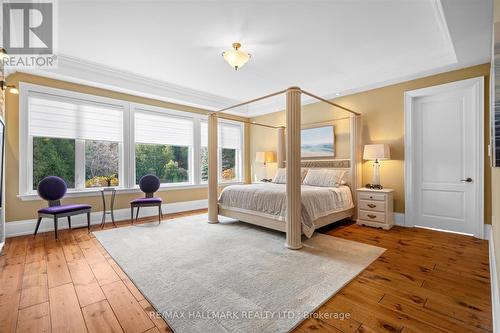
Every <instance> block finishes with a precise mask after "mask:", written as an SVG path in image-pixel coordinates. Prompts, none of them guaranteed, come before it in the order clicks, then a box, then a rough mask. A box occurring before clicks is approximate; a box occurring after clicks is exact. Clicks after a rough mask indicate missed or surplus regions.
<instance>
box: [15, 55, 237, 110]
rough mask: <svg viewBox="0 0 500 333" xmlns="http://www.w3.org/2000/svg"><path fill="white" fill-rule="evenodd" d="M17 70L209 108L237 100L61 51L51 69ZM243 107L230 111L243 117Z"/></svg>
mask: <svg viewBox="0 0 500 333" xmlns="http://www.w3.org/2000/svg"><path fill="white" fill-rule="evenodd" d="M17 71H18V72H23V73H28V74H34V75H38V76H43V77H48V78H52V79H57V80H63V81H67V82H72V83H77V84H84V85H89V86H92V87H97V88H102V89H107V90H112V91H117V92H121V93H126V94H131V95H135V96H141V97H146V98H152V99H156V100H161V101H166V102H172V103H178V104H183V105H187V106H192V107H197V108H201V109H206V110H210V111H215V110H219V109H222V108H225V107H228V106H231V105H234V104H238V103H239V102H240V101H238V100H234V99H230V98H226V97H222V96H218V95H214V94H210V93H206V92H203V91H199V90H196V89H191V88H187V87H183V86H180V85H177V84H174V83H170V82H165V81H161V80H156V79H152V78H148V77H146V76H143V75H139V74H135V73H132V72H129V71H124V70H120V69H116V68H113V67H109V66H105V65H101V64H98V63H94V62H91V61H87V60H83V59H79V58H75V57H71V56H68V55H64V54H60V55H58V56H57V67H56V68H54V69H33V70H31V69H26V68H23V69H19V70H17ZM246 111H247V109H246V108H239V109H238V110H237V111H234V112H233V114H236V115H241V116H244V117H246V116H247V114H246Z"/></svg>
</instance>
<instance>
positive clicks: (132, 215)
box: [130, 206, 134, 224]
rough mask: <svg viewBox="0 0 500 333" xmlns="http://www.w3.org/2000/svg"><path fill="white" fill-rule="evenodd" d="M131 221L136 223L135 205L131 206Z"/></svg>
mask: <svg viewBox="0 0 500 333" xmlns="http://www.w3.org/2000/svg"><path fill="white" fill-rule="evenodd" d="M130 222H132V224H134V206H131V207H130Z"/></svg>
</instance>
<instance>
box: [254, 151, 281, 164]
mask: <svg viewBox="0 0 500 333" xmlns="http://www.w3.org/2000/svg"><path fill="white" fill-rule="evenodd" d="M255 162H257V163H264V164H265V163H274V162H276V154H275V153H274V151H258V152H256V153H255Z"/></svg>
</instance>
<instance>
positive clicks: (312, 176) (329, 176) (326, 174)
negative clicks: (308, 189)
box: [304, 169, 346, 187]
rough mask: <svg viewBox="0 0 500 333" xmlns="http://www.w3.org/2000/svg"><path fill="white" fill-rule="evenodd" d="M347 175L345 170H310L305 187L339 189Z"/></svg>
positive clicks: (305, 180)
mask: <svg viewBox="0 0 500 333" xmlns="http://www.w3.org/2000/svg"><path fill="white" fill-rule="evenodd" d="M345 173H346V171H345V170H335V169H309V172H308V173H307V176H306V178H305V179H304V185H311V186H324V187H338V186H339V185H341V184H342V181H343V180H344V176H345Z"/></svg>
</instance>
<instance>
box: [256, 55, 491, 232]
mask: <svg viewBox="0 0 500 333" xmlns="http://www.w3.org/2000/svg"><path fill="white" fill-rule="evenodd" d="M489 73H490V64H483V65H479V66H474V67H469V68H465V69H461V70H457V71H452V72H447V73H443V74H438V75H434V76H429V77H426V78H422V79H418V80H413V81H408V82H403V83H400V84H395V85H391V86H386V87H383V88H378V89H373V90H369V91H365V92H361V93H358V94H353V95H348V96H343V97H340V98H337V99H335V102H336V103H338V104H341V105H343V106H346V107H348V108H350V109H352V110H355V111H357V112H360V113H361V114H362V122H363V144H369V143H387V144H389V145H390V147H391V160H389V161H382V162H381V171H380V173H381V182H382V184H383V185H384V186H385V187H387V188H393V189H394V190H395V194H394V201H395V202H394V209H395V211H396V212H399V213H404V209H405V206H404V92H405V91H408V90H414V89H419V88H424V87H429V86H434V85H438V84H443V83H448V82H452V81H458V80H463V79H468V78H473V77H478V76H484V77H485V105H486V106H488V105H489ZM488 109H489V108H488V107H486V108H485V121H486V124H485V142H488V133H489V124H488V119H489V111H488ZM345 115H346V113H345V111H339V110H338V109H337V111H336V112H335V111H334V110H333V109H332V108H330V107H328V106H327V105H325V104H324V103H316V104H313V105H308V106H305V107H304V108H303V112H302V122H303V123H304V124H305V123H311V122H320V121H328V120H331V119H332V118H335V117H343V116H345ZM252 120H254V121H258V122H262V123H269V124H275V125H283V124H284V113H283V112H276V113H272V114H267V115H264V116H259V117H256V118H253V119H252ZM348 137H349V127H348V121H340V122H338V126H337V128H336V139H337V142H336V149H337V151H338V155H337V158H344V157H349V153H348V150H346V142H347V143H348V140H349V138H348ZM346 140H347V141H346ZM260 150H276V134H275V131H273V130H271V129H264V128H260V127H257V126H252V128H251V136H250V151H251V158H252V170H253V171H254V174H253V175H252V177H254V176H255V171H258V168H257V165H256V164H255V163H254V159H255V151H260ZM485 155H486V156H487V148H486V147H485ZM490 173H491V168H490V167H489V160H488V159H487V160H486V161H485V212H484V219H485V223H490V221H491V184H490ZM371 176H372V166H371V162H368V161H367V162H364V163H363V184H365V183H369V182H370V180H371Z"/></svg>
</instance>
